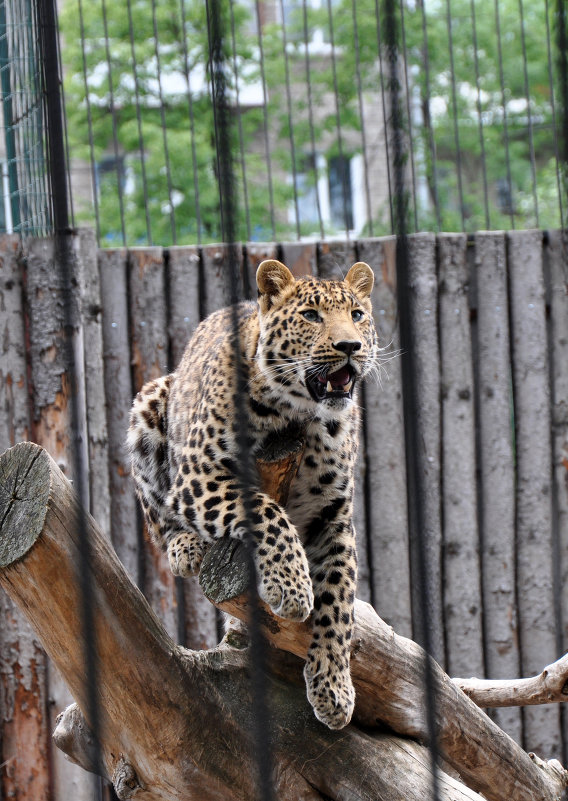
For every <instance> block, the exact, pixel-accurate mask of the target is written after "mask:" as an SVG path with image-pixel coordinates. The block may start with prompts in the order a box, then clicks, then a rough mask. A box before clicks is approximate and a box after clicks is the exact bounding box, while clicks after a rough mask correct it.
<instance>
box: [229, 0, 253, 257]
mask: <svg viewBox="0 0 568 801" xmlns="http://www.w3.org/2000/svg"><path fill="white" fill-rule="evenodd" d="M230 7H231V43H232V47H233V74H234V77H235V94H236V102H237V120H238V128H239V151H240V162H241V175H242V181H243V201H244V204H245V223H246V231H247V241H248V242H250V240H251V225H250V209H249V196H248V183H247V166H246V158H245V142H244V131H243V117H242V114H241V96H240V83H239V69H238V60H237V36H236V30H235V11H234V0H230Z"/></svg>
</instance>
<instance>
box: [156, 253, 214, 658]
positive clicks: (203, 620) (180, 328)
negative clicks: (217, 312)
mask: <svg viewBox="0 0 568 801" xmlns="http://www.w3.org/2000/svg"><path fill="white" fill-rule="evenodd" d="M199 260H200V255H199V249H198V248H196V247H172V248H170V249H169V250H168V262H167V263H168V285H167V298H168V311H169V319H168V334H169V340H170V354H171V364H170V368H171V369H175V367H176V365H177V364H178V363H179V361H180V359H181V357H182V354H183V352H184V350H185V346H186V345H187V342H188V340H189V338H190V336H191V334H192V333H193V331H194V330H195V329H196V328H197V326H198V325H199V322H200V318H199V313H200V309H199V272H200V264H199ZM176 588H177V591H178V598H179V593H180V592H181V593H182V594H183V613H184V623H185V638H184V640H185V645H186V646H187V647H188V648H194V649H203V648H212V647H213V646H214V645H215V644H216V642H217V621H216V613H215V609H214V608H213V607H212V606H211V604H210V603H209V601H208V600H207V599H206V598H205V596H204V595H203V592H202V591H201V588H200V586H199V583H198V581H197V577H195V576H189V577H188V578H186V579H183V580H182V579H178V580H176Z"/></svg>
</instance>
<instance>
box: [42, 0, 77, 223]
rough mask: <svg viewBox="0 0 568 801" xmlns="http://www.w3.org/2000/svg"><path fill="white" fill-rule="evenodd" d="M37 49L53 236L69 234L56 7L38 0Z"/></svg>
mask: <svg viewBox="0 0 568 801" xmlns="http://www.w3.org/2000/svg"><path fill="white" fill-rule="evenodd" d="M37 8H38V12H39V23H40V49H41V55H42V60H43V80H44V82H45V86H44V91H45V108H46V123H47V154H48V169H49V179H50V189H51V197H52V213H53V227H54V231H55V234H56V235H61V234H66V233H68V232H69V228H70V226H69V192H68V185H67V160H66V154H65V134H64V127H63V113H64V112H63V104H62V102H61V91H60V86H61V79H60V75H59V58H58V38H57V21H56V11H55V4H54V3H53V2H52V0H38V5H37Z"/></svg>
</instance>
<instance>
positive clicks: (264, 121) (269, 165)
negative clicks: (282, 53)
mask: <svg viewBox="0 0 568 801" xmlns="http://www.w3.org/2000/svg"><path fill="white" fill-rule="evenodd" d="M255 8H256V21H257V25H258V52H259V66H260V79H261V82H262V126H263V133H264V153H265V158H266V177H267V181H268V200H269V203H270V227H271V231H272V238H273V239H276V223H275V219H274V190H273V186H272V163H271V159H270V141H269V138H268V92H267V90H266V75H265V72H264V47H263V43H262V18H261V14H260V0H256V3H255Z"/></svg>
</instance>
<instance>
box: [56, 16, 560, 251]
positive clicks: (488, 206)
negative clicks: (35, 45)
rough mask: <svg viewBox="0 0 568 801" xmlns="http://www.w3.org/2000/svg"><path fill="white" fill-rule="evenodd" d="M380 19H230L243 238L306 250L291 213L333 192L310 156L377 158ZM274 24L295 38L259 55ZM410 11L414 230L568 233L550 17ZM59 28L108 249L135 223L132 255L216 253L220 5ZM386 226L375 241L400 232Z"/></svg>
mask: <svg viewBox="0 0 568 801" xmlns="http://www.w3.org/2000/svg"><path fill="white" fill-rule="evenodd" d="M382 2H383V0H380V2H379V0H335V2H333V3H332V2H327V0H322V2H321V3H319V4H318V3H310V2H305V3H304V2H302V0H297V2H286V3H281V2H280V0H276V2H275V3H273V4H272V3H264V4H263V3H261V4H260V6H257V5H256V4H255V3H253V2H248V3H247V2H244V0H243V2H242V3H238V2H236V0H235V1H233V0H226V2H225V3H224V4H222V7H223V9H224V13H225V19H224V28H225V31H226V39H225V47H226V57H227V72H226V74H227V78H228V84H229V89H230V98H231V102H232V104H233V108H234V112H235V113H234V123H235V124H234V126H233V132H232V133H233V142H234V148H233V155H234V166H235V177H236V194H237V196H238V200H239V220H240V228H239V235H240V236H241V237H242V238H243V239H262V238H272V237H273V236H278V237H287V236H291V235H293V233H295V230H296V229H295V227H294V226H293V225H290V223H289V216H290V215H289V209H290V208H292V206H293V199H294V197H296V198H298V197H299V196H301V195H302V193H305V192H306V191H308V190H309V189H310V187H312V191H313V186H314V184H315V182H316V180H317V178H318V175H317V172H316V168H315V167H314V164H313V163H311V166H309V167H308V168H307V167H306V164H307V161H306V156H307V154H310V153H312V152H313V151H314V149H315V150H316V151H319V152H322V153H323V154H324V155H326V157H327V158H328V160H329V159H330V158H332V157H333V156H337V155H338V154H341V152H343V155H346V156H352V155H354V154H355V153H356V152H362V150H363V141H364V139H363V135H364V134H365V131H364V129H362V126H361V98H363V99H368V98H374V102H375V103H376V104H377V103H379V102H380V101H382V100H384V102H385V107H386V109H387V113H388V108H389V96H388V90H389V86H388V75H387V69H386V68H387V63H388V62H387V53H388V50H387V48H386V45H385V42H384V29H385V25H384V14H383V9H382V7H380V8H379V6H382ZM315 6H318V7H315ZM269 7H272V8H273V9H276V11H277V12H278V13H279V12H281V10H282V9H284V11H285V19H286V25H285V27H283V26H282V25H281V24H280V23H273V24H266V23H263V24H262V26H261V32H262V36H261V39H260V40H259V37H258V25H257V16H256V15H257V12H258V11H259V10H260V11H261V12H262V10H263V9H268V8H269ZM396 7H397V8H398V9H399V10H400V11H401V17H400V18H399V20H398V22H399V40H398V51H397V55H398V62H397V63H398V65H399V82H400V89H401V102H402V106H403V112H404V115H403V116H404V119H405V129H406V130H405V134H406V135H405V142H406V145H407V162H406V164H407V174H408V187H409V197H410V198H411V202H410V204H409V206H410V217H409V223H410V225H411V227H414V226H416V227H417V228H418V229H420V230H428V229H436V228H438V227H439V228H442V229H444V230H462V229H464V230H475V229H479V228H486V227H489V228H509V227H512V226H513V225H514V226H515V227H528V226H534V225H540V226H542V227H555V226H558V225H559V224H560V211H559V210H560V202H559V192H560V185H561V183H562V181H563V180H564V176H563V175H562V174H561V173H560V170H559V169H558V166H557V165H558V163H559V162H558V160H557V152H556V148H555V136H554V131H555V125H556V129H559V128H560V121H559V119H558V111H557V116H556V117H555V114H554V106H553V102H552V101H553V92H552V90H553V88H554V89H555V91H557V90H558V87H555V86H554V80H555V78H554V64H555V51H554V31H555V23H556V20H555V18H554V15H553V11H552V8H551V7H549V6H548V4H547V0H536V1H534V2H533V0H531V2H529V1H528V0H404V2H402V3H401V4H398V3H396ZM377 12H379V13H377ZM278 13H277V16H278ZM182 14H183V17H182ZM547 14H548V19H547ZM261 15H262V14H261ZM401 23H402V24H401ZM61 28H62V34H63V40H64V46H63V63H64V67H65V74H66V76H67V77H66V86H65V91H66V107H67V115H68V128H69V138H70V146H71V152H72V155H73V156H74V157H76V158H77V159H82V160H84V161H85V162H86V163H88V162H89V161H90V160H91V158H92V160H93V161H94V163H96V164H97V165H99V168H98V169H97V182H98V192H97V196H98V215H99V227H100V232H101V238H102V240H103V241H106V242H108V243H119V244H120V243H121V241H122V239H123V234H122V228H123V225H122V223H121V220H124V237H125V239H126V242H127V243H128V244H137V243H140V244H143V243H146V242H148V241H153V242H155V243H159V244H162V245H168V244H171V243H172V242H177V243H180V244H181V243H184V242H195V241H202V242H206V241H214V240H218V239H219V238H220V236H221V229H220V220H219V197H218V186H217V176H216V154H215V134H214V115H213V108H212V103H211V98H210V87H209V73H208V63H209V51H208V37H207V11H206V3H204V2H203V1H202V0H160V2H159V3H158V2H157V0H126V2H124V3H110V2H108V0H87V2H85V0H66V2H65V4H64V6H63V12H62V15H61ZM549 32H550V34H551V36H552V41H550V37H549ZM549 41H550V48H549V46H548V43H549ZM82 42H84V45H82ZM332 42H333V44H334V54H333V56H332V49H331V47H330V45H331V43H332ZM260 45H262V48H261V47H260ZM381 59H382V60H381ZM381 64H382V65H383V70H382V72H381V68H380V67H381ZM261 67H262V70H261ZM262 73H263V74H264V78H265V83H264V85H263V83H262V80H261V75H262ZM85 74H86V75H87V79H86V80H85V78H84V75H85ZM308 78H309V81H310V87H309V89H308ZM251 91H252V92H254V93H255V100H254V101H253V102H250V101H249V97H250V94H249V93H250V92H251ZM237 94H239V101H240V103H239V106H238V107H237V103H236V98H237ZM264 97H266V100H267V106H266V108H265V107H264V103H263V100H264ZM288 98H290V102H289V101H288ZM89 131H91V132H92V133H91V135H90V136H89ZM366 134H367V140H369V139H370V138H372V136H373V132H372V131H367V132H366ZM267 142H269V147H268V148H267V147H266V143H267ZM314 146H315V147H314ZM267 150H268V152H267ZM533 156H534V158H532V157H533ZM117 157H118V158H117ZM105 164H106V165H107V168H108V169H107V170H106V171H105ZM294 173H297V174H301V180H300V179H298V180H294V181H291V180H290V179H289V177H288V176H289V175H291V174H294ZM117 179H120V185H121V187H122V191H121V192H119V191H118V189H117V185H118V183H119V182H118V181H117ZM372 189H373V188H372V187H371V191H372ZM274 210H276V211H274ZM384 211H385V214H384V215H383V217H382V219H377V220H375V224H374V226H373V233H375V234H377V233H385V232H387V231H389V230H390V221H389V218H388V214H387V213H386V212H387V210H386V209H385V210H384ZM300 229H301V233H313V230H312V229H313V225H312V226H311V228H310V226H307V227H306V226H300ZM328 233H329V231H328Z"/></svg>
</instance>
